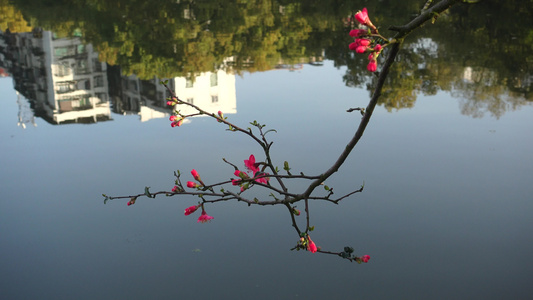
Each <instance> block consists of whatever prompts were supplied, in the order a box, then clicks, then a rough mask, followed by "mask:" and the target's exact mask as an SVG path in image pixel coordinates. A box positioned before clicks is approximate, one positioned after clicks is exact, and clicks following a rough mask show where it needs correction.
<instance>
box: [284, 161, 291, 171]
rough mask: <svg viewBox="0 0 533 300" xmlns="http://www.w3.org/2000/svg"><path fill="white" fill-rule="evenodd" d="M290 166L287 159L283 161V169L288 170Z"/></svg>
mask: <svg viewBox="0 0 533 300" xmlns="http://www.w3.org/2000/svg"><path fill="white" fill-rule="evenodd" d="M290 169H291V168H289V162H288V161H284V162H283V170H285V171H289V170H290Z"/></svg>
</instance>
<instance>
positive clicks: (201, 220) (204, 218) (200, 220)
mask: <svg viewBox="0 0 533 300" xmlns="http://www.w3.org/2000/svg"><path fill="white" fill-rule="evenodd" d="M213 219H214V218H213V217H211V216H209V215H207V213H206V212H205V210H202V214H201V215H200V217H199V218H198V221H197V223H205V222H207V221H211V220H213Z"/></svg>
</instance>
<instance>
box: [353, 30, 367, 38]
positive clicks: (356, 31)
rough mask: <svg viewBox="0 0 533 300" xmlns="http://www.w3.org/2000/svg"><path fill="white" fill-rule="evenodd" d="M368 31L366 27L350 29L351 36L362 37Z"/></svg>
mask: <svg viewBox="0 0 533 300" xmlns="http://www.w3.org/2000/svg"><path fill="white" fill-rule="evenodd" d="M367 33H368V32H367V31H366V30H364V29H352V30H350V36H351V37H360V36H364V35H366V34H367Z"/></svg>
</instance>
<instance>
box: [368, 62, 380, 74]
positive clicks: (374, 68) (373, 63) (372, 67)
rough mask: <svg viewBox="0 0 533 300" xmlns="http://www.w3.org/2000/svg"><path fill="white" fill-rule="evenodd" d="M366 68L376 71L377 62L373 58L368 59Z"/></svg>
mask: <svg viewBox="0 0 533 300" xmlns="http://www.w3.org/2000/svg"><path fill="white" fill-rule="evenodd" d="M366 69H367V70H368V71H370V72H376V70H377V69H378V63H377V61H376V60H375V59H372V60H370V62H369V63H368V66H366Z"/></svg>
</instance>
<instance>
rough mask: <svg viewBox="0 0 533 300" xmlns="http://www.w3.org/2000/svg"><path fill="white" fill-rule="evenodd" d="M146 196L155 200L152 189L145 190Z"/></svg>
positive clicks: (146, 188)
mask: <svg viewBox="0 0 533 300" xmlns="http://www.w3.org/2000/svg"><path fill="white" fill-rule="evenodd" d="M144 194H145V195H146V196H147V197H148V198H154V196H152V194H150V187H149V186H147V187H145V188H144Z"/></svg>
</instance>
